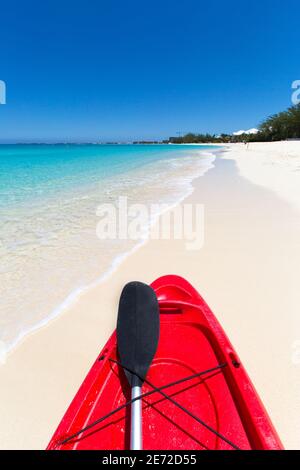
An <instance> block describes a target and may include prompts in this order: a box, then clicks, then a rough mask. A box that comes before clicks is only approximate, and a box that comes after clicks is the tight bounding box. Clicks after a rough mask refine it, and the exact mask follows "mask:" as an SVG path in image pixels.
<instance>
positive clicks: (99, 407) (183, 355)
mask: <svg viewBox="0 0 300 470" xmlns="http://www.w3.org/2000/svg"><path fill="white" fill-rule="evenodd" d="M152 287H153V288H154V290H155V291H156V294H157V297H158V300H159V304H160V340H159V346H158V349H157V352H156V355H155V358H154V361H153V363H152V365H151V367H150V370H149V373H148V375H147V382H145V383H144V385H143V390H142V392H143V394H144V393H146V392H148V391H149V392H150V391H151V390H153V388H152V387H151V386H150V385H149V383H151V384H152V385H155V386H156V387H161V386H163V385H166V384H169V383H171V382H175V381H178V380H180V379H183V378H185V377H188V376H191V375H193V374H197V373H199V372H202V371H206V370H210V369H214V370H213V371H212V372H208V373H205V374H203V375H202V376H198V377H194V378H192V379H190V380H187V381H185V382H182V383H178V384H176V385H173V386H170V387H168V388H164V389H163V393H164V394H167V395H168V396H169V397H171V398H172V400H173V402H171V401H170V400H169V399H168V398H166V396H163V395H162V393H161V392H158V391H156V392H155V393H152V394H151V395H149V396H147V397H145V398H143V400H142V408H143V414H142V416H143V448H144V449H145V450H150V449H155V450H171V449H176V450H180V449H184V450H186V449H191V450H196V449H197V450H201V449H203V450H205V449H209V450H211V449H220V450H229V449H233V448H239V449H253V448H256V449H264V448H266V449H267V448H272V449H279V448H282V446H281V443H280V441H279V438H278V436H277V434H276V432H275V430H274V428H273V426H272V424H271V422H270V420H269V418H268V416H267V414H266V412H265V410H264V408H263V406H262V404H261V402H260V400H259V398H258V396H257V394H256V392H255V390H254V388H253V385H252V384H251V382H250V380H249V378H248V376H247V374H246V373H245V371H244V369H243V366H242V365H241V364H240V361H239V359H238V357H237V356H236V353H235V351H234V350H233V348H232V346H231V344H230V343H229V341H228V339H227V337H226V336H225V334H224V332H223V330H222V328H221V327H220V325H219V324H218V322H217V320H216V319H215V317H214V316H213V314H212V312H211V311H210V309H209V307H208V306H207V305H206V303H205V302H204V300H203V299H202V298H201V296H200V295H199V294H198V293H197V292H196V291H195V290H194V289H193V288H192V286H190V284H188V283H187V281H185V280H184V279H182V278H179V277H177V276H164V277H163V278H160V279H158V280H157V281H155V282H154V283H153V284H152ZM114 361H119V359H118V356H117V345H116V334H115V333H114V334H113V335H112V336H111V338H110V339H109V341H108V343H107V344H106V346H105V348H104V349H103V351H102V352H101V353H100V355H99V357H98V358H97V360H96V362H95V364H94V365H93V367H92V368H91V370H90V372H89V374H88V375H87V377H86V379H85V381H84V382H83V384H82V386H81V387H80V389H79V391H78V393H77V395H76V396H75V398H74V400H73V402H72V403H71V405H70V407H69V409H68V410H67V412H66V414H65V416H64V417H63V419H62V421H61V423H60V425H59V427H58V429H57V431H56V432H55V434H54V436H53V438H52V440H51V442H50V444H49V446H48V448H49V449H65V450H68V449H78V450H79V449H110V450H112V449H116V450H123V449H129V441H130V435H129V433H130V406H127V407H125V408H123V409H121V410H120V411H118V412H117V413H114V414H112V415H111V416H110V417H108V418H107V419H105V420H104V421H102V422H100V423H98V424H97V425H94V426H92V427H91V428H90V429H88V430H86V431H85V432H81V433H80V430H81V429H83V428H85V427H86V426H89V425H91V423H93V422H94V421H96V420H98V419H99V418H101V417H102V416H104V415H107V414H109V413H111V412H112V410H115V409H116V408H118V407H120V406H121V405H123V404H125V403H126V402H127V401H128V400H130V388H129V385H128V382H127V380H126V378H125V374H124V371H123V370H122V367H121V365H120V364H118V363H117V362H114ZM218 366H220V367H219V368H218ZM174 400H175V402H176V404H175V403H174ZM178 405H179V406H178ZM182 407H184V408H185V409H187V410H188V412H189V414H187V413H186V412H185V411H184V410H183V409H182ZM191 415H192V416H191ZM196 418H198V419H196ZM76 433H79V434H78V435H77V436H76V437H74V438H71V439H70V437H71V436H72V435H73V434H76Z"/></svg>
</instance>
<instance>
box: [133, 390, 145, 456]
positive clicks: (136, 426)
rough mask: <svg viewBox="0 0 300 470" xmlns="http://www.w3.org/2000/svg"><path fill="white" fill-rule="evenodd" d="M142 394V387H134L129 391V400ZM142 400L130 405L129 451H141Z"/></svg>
mask: <svg viewBox="0 0 300 470" xmlns="http://www.w3.org/2000/svg"><path fill="white" fill-rule="evenodd" d="M141 394H142V387H139V386H134V387H132V389H131V399H132V400H133V399H135V398H136V397H139V396H140V395H141ZM142 448H143V441H142V400H136V401H134V402H133V403H132V404H131V430H130V449H131V450H142Z"/></svg>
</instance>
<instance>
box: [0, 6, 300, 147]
mask: <svg viewBox="0 0 300 470" xmlns="http://www.w3.org/2000/svg"><path fill="white" fill-rule="evenodd" d="M0 16H1V28H0V45H1V46H0V47H1V54H0V79H1V80H4V81H5V82H6V85H7V104H6V105H1V106H0V141H2V142H3V141H24V140H29V141H32V140H35V141H61V140H69V141H70V140H71V141H74V140H77V141H90V140H96V139H101V140H115V139H116V140H130V139H135V138H144V139H151V138H163V137H168V136H169V135H175V134H176V132H178V131H181V132H187V131H199V132H204V131H208V132H216V133H219V132H222V131H224V132H232V131H235V130H239V129H241V128H245V129H247V128H250V127H254V126H256V125H257V124H258V123H259V122H260V121H261V119H263V118H264V117H265V116H267V115H269V114H271V113H274V112H277V111H279V110H282V109H285V108H286V107H288V106H290V104H291V98H290V97H291V82H292V81H293V80H296V79H300V59H299V57H300V27H299V24H300V2H299V0H287V1H282V0H260V1H250V0H249V1H243V0H240V1H236V0H227V1H223V0H222V1H220V0H214V1H205V2H201V1H200V0H192V1H191V0H184V1H183V0H181V1H178V0H172V1H169V0H159V1H157V0H151V1H146V0H144V1H143V0H138V1H136V0H105V1H104V0H86V1H84V2H83V1H76V0H72V1H68V0H59V1H57V0H51V1H50V0H46V1H41V0H39V1H32V0H27V1H26V2H25V1H23V0H19V1H15V0H10V1H9V2H8V1H7V2H1V11H0Z"/></svg>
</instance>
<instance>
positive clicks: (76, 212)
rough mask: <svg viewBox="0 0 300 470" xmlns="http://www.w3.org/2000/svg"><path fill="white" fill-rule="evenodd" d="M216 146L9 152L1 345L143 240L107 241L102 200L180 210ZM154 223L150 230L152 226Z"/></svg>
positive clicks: (1, 186)
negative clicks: (99, 229) (100, 229)
mask: <svg viewBox="0 0 300 470" xmlns="http://www.w3.org/2000/svg"><path fill="white" fill-rule="evenodd" d="M213 150H216V147H212V146H203V147H199V146H177V145H172V146H171V145H142V146H135V145H3V146H0V220H1V245H0V257H1V267H0V278H1V281H0V329H1V331H0V345H1V348H2V350H3V349H4V350H5V351H8V350H9V349H11V348H12V347H13V346H14V345H15V344H16V343H17V342H18V341H19V340H20V339H21V338H22V337H23V336H24V335H25V334H26V333H28V332H30V331H32V330H34V329H35V328H37V327H38V326H41V325H42V324H45V323H46V322H47V321H49V319H50V318H52V317H53V316H55V315H57V314H58V313H59V312H60V311H61V309H62V308H63V307H64V306H65V305H66V303H68V302H70V301H71V300H73V299H74V298H76V295H78V293H79V292H80V291H81V290H82V289H84V288H85V287H87V286H89V285H91V284H92V283H93V282H96V281H99V280H100V279H101V278H102V277H103V276H105V274H107V273H108V272H109V271H110V270H111V269H113V268H114V267H115V266H116V265H117V264H118V262H120V261H121V259H122V257H124V255H125V254H126V253H128V252H130V250H133V249H134V248H135V247H136V246H137V245H138V244H139V243H141V241H142V240H118V239H116V240H100V239H99V238H97V235H96V226H97V222H98V221H99V217H98V216H97V214H96V210H97V207H98V206H99V205H100V204H105V203H114V204H115V203H116V202H117V200H118V198H119V196H126V197H127V198H128V203H129V204H130V203H143V204H147V205H149V204H152V203H158V202H160V203H165V204H168V205H170V206H171V205H173V204H174V203H176V202H177V201H179V200H180V199H182V198H183V197H185V196H186V195H187V194H189V193H190V192H191V190H192V186H191V181H192V180H193V179H194V178H195V177H197V176H199V175H201V174H203V173H204V172H205V171H206V170H207V169H208V168H210V167H211V164H212V161H213V159H214V156H213V154H212V153H211V152H212V151H213ZM146 228H147V227H145V229H146Z"/></svg>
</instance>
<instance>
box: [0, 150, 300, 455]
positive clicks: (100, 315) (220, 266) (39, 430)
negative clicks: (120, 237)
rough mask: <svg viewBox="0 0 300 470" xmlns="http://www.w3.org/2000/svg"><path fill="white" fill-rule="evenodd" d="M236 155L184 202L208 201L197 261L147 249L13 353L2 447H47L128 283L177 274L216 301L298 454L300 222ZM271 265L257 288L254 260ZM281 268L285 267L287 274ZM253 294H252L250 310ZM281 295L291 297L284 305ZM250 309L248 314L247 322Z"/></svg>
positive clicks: (173, 249) (1, 393)
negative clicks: (294, 346) (294, 349)
mask: <svg viewBox="0 0 300 470" xmlns="http://www.w3.org/2000/svg"><path fill="white" fill-rule="evenodd" d="M299 148H300V145H299ZM238 153H240V151H239V152H238ZM299 155H300V152H299ZM227 156H228V152H225V154H224V155H223V156H222V158H221V159H217V162H216V165H215V166H214V168H212V169H210V170H209V171H208V172H207V173H206V174H205V175H204V176H200V177H197V178H195V179H194V180H193V183H192V185H193V187H194V189H193V192H192V193H191V194H190V195H189V196H187V197H185V198H184V202H191V203H193V204H195V203H198V202H200V203H204V204H205V208H206V210H205V213H206V216H205V217H206V218H205V232H206V233H205V245H204V248H203V249H202V250H200V252H199V253H197V256H196V255H195V252H187V251H186V250H185V249H184V247H183V246H182V245H183V243H182V241H180V240H171V241H163V240H158V241H156V240H150V241H146V243H145V244H143V246H142V247H139V249H137V250H136V251H135V252H134V253H133V254H131V255H129V256H127V257H126V259H124V260H123V261H122V263H121V264H120V265H119V266H118V267H117V269H116V270H115V271H114V272H113V273H112V274H111V275H109V276H108V278H107V279H105V280H104V281H103V282H101V284H100V285H97V286H94V287H92V288H91V289H89V290H88V291H87V292H84V293H82V295H81V296H80V297H79V298H78V299H77V301H76V302H75V303H74V304H72V305H71V307H70V308H68V309H67V310H65V311H64V312H63V313H62V314H61V315H59V317H56V318H55V319H53V320H52V321H51V322H50V323H49V324H47V325H46V326H47V328H46V327H43V328H41V329H39V330H38V331H36V332H34V333H32V334H30V335H28V336H27V337H25V338H24V339H23V340H22V342H21V343H20V344H19V345H18V346H17V347H16V348H15V350H14V351H12V352H11V353H10V354H9V356H8V357H7V363H6V364H4V365H2V366H1V368H0V382H1V389H0V400H1V402H2V403H5V404H6V406H5V409H4V407H3V408H2V409H1V411H0V414H1V420H2V422H3V425H4V428H5V429H6V434H5V435H2V436H1V435H0V447H1V448H7V449H8V448H10V449H14V448H24V449H28V448H44V447H45V446H46V444H47V442H48V441H49V439H50V437H51V434H52V432H53V431H54V430H55V428H56V426H57V425H58V423H59V420H60V419H61V418H62V416H63V413H64V411H65V410H66V407H67V406H68V405H69V403H70V401H71V399H72V398H73V396H74V394H75V393H76V391H77V389H78V387H79V385H80V384H81V382H82V380H83V379H84V377H85V375H86V373H87V371H88V370H89V368H90V366H91V364H92V363H93V361H94V359H95V357H96V355H97V354H98V352H99V350H100V349H101V347H102V346H103V345H104V344H105V342H106V341H107V339H108V336H109V334H110V333H111V332H112V331H113V329H114V327H115V318H116V312H117V303H118V297H119V294H120V290H121V288H122V286H123V285H124V283H125V282H128V281H129V280H132V279H133V278H137V279H139V280H142V281H144V282H151V281H153V280H154V278H155V277H158V276H159V275H161V274H167V273H170V272H171V271H172V272H174V273H175V274H176V273H177V274H181V275H183V276H184V277H187V279H188V280H189V281H190V282H191V283H192V284H194V285H195V287H196V288H197V289H198V290H199V292H200V293H201V294H202V295H203V297H204V298H205V300H206V301H207V302H208V304H209V305H210V307H211V308H212V310H213V311H214V313H215V315H216V316H217V318H218V319H219V320H220V323H221V324H222V326H223V327H224V329H225V331H226V332H227V333H228V336H229V338H230V340H231V341H232V343H233V345H234V347H235V348H236V350H237V353H238V354H239V355H240V357H241V359H242V361H243V362H244V365H245V367H246V370H248V372H249V375H250V378H251V379H252V381H253V382H254V385H255V386H256V388H257V389H258V392H259V394H260V395H261V397H262V399H263V402H264V404H265V405H266V408H267V411H268V412H269V414H270V415H271V418H272V420H273V422H274V424H275V427H277V430H278V432H279V434H280V436H281V438H282V440H283V442H284V444H285V446H286V447H289V448H293V447H294V448H295V446H296V445H297V440H298V442H299V438H300V428H299V424H298V423H297V422H296V416H297V410H299V406H300V404H299V400H298V394H297V392H298V385H299V366H298V369H297V367H296V366H295V365H293V364H291V359H290V354H291V349H290V348H289V346H288V345H290V344H291V341H292V340H293V335H294V331H297V327H298V326H299V320H298V319H297V317H295V318H294V316H293V315H296V313H297V307H298V306H299V300H300V299H299V293H298V287H297V286H298V282H297V279H298V274H299V268H298V266H299V265H300V263H299V264H298V263H297V261H298V260H300V253H299V249H298V250H297V246H298V245H297V235H298V234H300V227H298V226H299V223H298V218H299V214H298V212H297V211H295V210H294V209H293V208H292V207H291V206H290V205H289V204H286V202H284V201H283V200H282V198H279V197H278V196H277V195H276V194H275V193H274V192H271V191H268V189H266V188H265V187H264V188H262V187H260V186H257V185H256V184H253V183H251V182H249V181H248V180H247V179H245V178H244V177H242V176H241V175H240V174H239V173H238V163H236V161H235V160H232V159H231V158H228V157H227ZM241 158H242V157H241ZM237 195H238V196H239V197H237ZM262 201H263V202H262ZM239 217H240V218H241V220H242V222H240V220H239ZM281 220H283V221H284V223H281ZM298 229H299V231H298ZM291 232H292V235H291ZM279 248H280V250H283V253H285V256H283V255H282V254H281V253H280V252H279V251H280V250H279ZM160 253H163V254H164V256H163V257H162V256H160ZM292 256H293V257H292ZM262 257H263V258H265V259H266V261H267V262H265V263H264V265H263V266H260V269H259V271H260V272H259V278H258V279H259V280H260V282H256V276H257V272H256V270H257V266H256V265H255V264H256V263H255V259H259V260H260V259H262ZM287 261H289V262H290V263H288V262H287ZM276 263H279V265H280V266H281V271H279V272H277V269H278V267H277V265H276ZM146 266H147V269H145V267H146ZM228 266H230V270H228ZM241 274H242V276H241ZM276 276H277V277H276ZM249 286H250V287H251V296H250V297H249V299H247V304H246V305H245V302H244V299H245V298H247V294H248V295H249ZM274 286H275V287H274ZM280 288H281V290H282V291H283V298H281V297H280V298H278V295H279V294H278V293H279V290H280ZM236 289H237V290H236ZM253 291H254V292H253ZM274 296H275V297H276V298H275V299H274V298H273V297H274ZM259 301H260V303H261V306H260V307H259V308H258V306H259V305H260V304H259ZM257 309H258V310H257ZM243 310H245V312H246V313H245V314H244V316H243V321H241V317H240V315H241V312H243ZM286 311H289V312H290V318H289V320H290V322H288V323H287V322H286V321H284V322H283V320H285V319H282V318H281V317H280V313H282V312H286ZM274 312H275V313H276V317H275V318H276V321H274V318H273V315H274ZM243 313H244V312H243ZM272 319H273V321H272ZM270 321H271V323H270ZM258 325H259V326H260V328H259V329H258ZM298 331H299V328H298ZM266 332H267V333H269V334H267V333H266ZM276 347H278V348H279V349H278V350H277V349H276ZM274 348H275V349H274ZM274 356H275V362H276V364H275V365H274V364H273V361H274ZM16 370H18V374H16V373H15V371H16ZM293 378H294V379H295V380H294V379H293ZM292 379H293V380H292ZM20 395H21V396H22V398H20ZM45 403H46V406H45ZM24 404H25V405H26V406H25V409H24ZM45 408H46V409H45ZM46 423H47V424H46Z"/></svg>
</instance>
